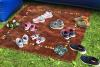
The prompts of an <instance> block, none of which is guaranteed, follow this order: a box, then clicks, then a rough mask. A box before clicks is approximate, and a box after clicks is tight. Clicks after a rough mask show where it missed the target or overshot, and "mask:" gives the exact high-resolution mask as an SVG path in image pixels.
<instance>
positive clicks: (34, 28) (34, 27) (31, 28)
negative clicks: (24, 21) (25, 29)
mask: <svg viewBox="0 0 100 67" xmlns="http://www.w3.org/2000/svg"><path fill="white" fill-rule="evenodd" d="M36 30H37V29H36V25H35V24H32V25H31V27H30V31H32V32H35V31H36Z"/></svg>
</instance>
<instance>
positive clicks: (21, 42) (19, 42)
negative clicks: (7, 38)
mask: <svg viewBox="0 0 100 67" xmlns="http://www.w3.org/2000/svg"><path fill="white" fill-rule="evenodd" d="M16 44H17V45H18V47H19V48H23V47H24V46H23V45H24V44H23V40H22V39H21V38H16Z"/></svg>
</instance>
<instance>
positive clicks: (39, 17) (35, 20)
mask: <svg viewBox="0 0 100 67" xmlns="http://www.w3.org/2000/svg"><path fill="white" fill-rule="evenodd" d="M40 22H41V23H44V22H45V18H44V17H43V16H42V15H41V16H38V17H37V18H34V19H33V23H40Z"/></svg>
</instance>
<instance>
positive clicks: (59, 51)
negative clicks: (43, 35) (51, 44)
mask: <svg viewBox="0 0 100 67" xmlns="http://www.w3.org/2000/svg"><path fill="white" fill-rule="evenodd" d="M62 45H63V44H58V45H57V46H56V47H55V48H54V52H55V53H56V54H58V55H59V56H63V55H64V54H65V53H66V52H68V49H67V48H65V47H64V46H62Z"/></svg>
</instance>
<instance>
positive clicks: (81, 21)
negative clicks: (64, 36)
mask: <svg viewBox="0 0 100 67" xmlns="http://www.w3.org/2000/svg"><path fill="white" fill-rule="evenodd" d="M74 20H75V22H76V24H77V26H79V27H82V28H86V27H87V24H86V21H85V20H84V19H83V17H82V16H80V17H77V18H75V19H74Z"/></svg>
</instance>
